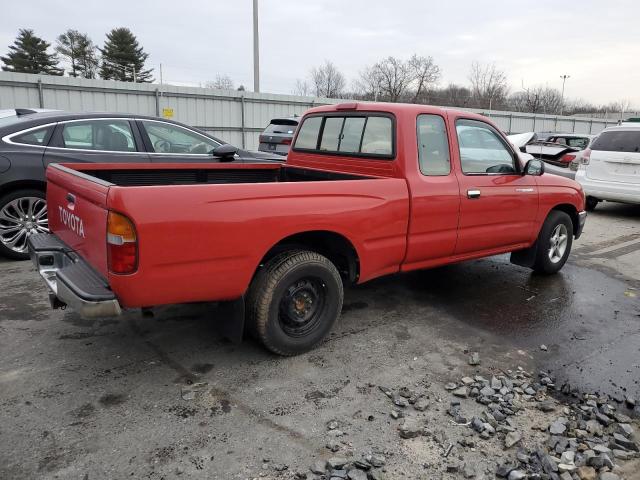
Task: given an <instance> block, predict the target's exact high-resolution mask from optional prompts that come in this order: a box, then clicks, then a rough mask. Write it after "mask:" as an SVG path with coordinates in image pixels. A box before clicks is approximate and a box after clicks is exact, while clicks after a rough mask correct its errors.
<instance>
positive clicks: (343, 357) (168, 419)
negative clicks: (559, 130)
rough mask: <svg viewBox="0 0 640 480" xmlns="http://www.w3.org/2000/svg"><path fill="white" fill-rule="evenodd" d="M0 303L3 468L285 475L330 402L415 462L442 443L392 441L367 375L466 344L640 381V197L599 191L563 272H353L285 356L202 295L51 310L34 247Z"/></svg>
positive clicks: (397, 460)
mask: <svg viewBox="0 0 640 480" xmlns="http://www.w3.org/2000/svg"><path fill="white" fill-rule="evenodd" d="M0 309H1V310H0V352H1V355H0V406H1V408H0V478H7V479H9V478H10V479H20V478H65V479H66V478H78V479H96V478H125V477H127V478H151V479H156V478H158V479H159V478H176V477H181V478H201V477H205V478H225V479H226V478H254V477H258V476H259V475H261V474H262V475H263V476H271V477H273V478H279V476H280V475H285V473H282V470H280V469H284V467H286V471H288V472H289V473H290V472H292V471H293V470H296V469H297V470H304V469H305V468H306V466H308V465H309V464H310V463H311V462H312V461H313V459H315V458H319V457H322V456H326V455H327V450H326V448H325V443H326V424H327V422H330V421H331V420H332V419H335V418H341V419H343V420H342V421H344V422H346V426H345V427H344V428H345V431H347V432H348V433H349V437H348V442H347V443H350V446H349V448H352V449H353V450H355V451H357V452H364V451H366V450H367V449H378V450H380V449H382V450H384V449H387V451H388V456H389V457H390V458H391V459H392V460H390V461H389V463H390V464H394V465H396V467H394V468H398V469H400V470H401V471H403V472H405V473H404V474H405V475H406V476H407V478H418V477H417V475H415V471H416V470H415V469H417V468H427V467H426V466H425V465H428V464H434V462H436V463H437V461H438V458H439V456H440V455H441V453H437V452H436V450H434V449H429V448H427V447H425V448H424V449H418V448H417V447H415V448H413V447H412V448H413V449H407V448H403V449H398V448H397V446H396V444H397V442H398V439H397V435H396V433H395V431H392V429H389V428H388V424H389V420H388V418H387V415H388V407H387V405H386V403H385V402H386V400H385V399H384V398H382V399H381V398H379V397H380V395H379V391H378V390H377V388H376V386H379V385H389V386H395V387H400V386H402V385H413V386H414V387H415V386H421V387H424V388H431V387H430V386H431V385H436V384H438V385H440V384H444V383H446V382H447V381H450V380H451V379H452V378H453V377H455V378H459V377H460V375H461V374H465V373H467V374H468V373H469V372H470V368H471V367H470V366H469V365H468V364H467V358H468V354H469V352H478V353H479V354H480V357H481V359H482V368H486V369H514V368H517V367H518V366H522V367H523V368H525V369H529V370H531V371H536V370H540V369H548V370H550V371H552V372H553V373H554V374H555V375H556V376H557V379H558V381H557V383H566V384H567V385H569V386H570V388H571V389H576V390H577V391H588V392H598V393H600V394H605V395H609V396H611V397H612V398H614V399H619V400H622V399H623V398H624V396H625V395H628V396H633V397H635V398H636V399H640V385H639V381H640V206H625V205H616V204H600V205H599V206H598V208H597V210H596V211H595V212H594V213H592V214H590V215H589V218H588V220H587V225H586V229H585V232H584V235H583V237H582V238H581V239H580V240H578V241H577V242H576V243H575V244H574V251H573V254H572V256H571V257H570V260H569V263H568V264H567V265H566V266H565V268H564V269H563V270H562V272H561V273H560V274H558V275H556V276H551V277H545V276H538V275H534V274H532V273H531V272H530V271H529V270H527V269H524V268H521V267H517V266H514V265H511V264H510V263H509V262H508V257H507V256H498V257H493V258H489V259H483V260H479V261H473V262H468V263H463V264H458V265H452V266H447V267H443V268H438V269H433V270H428V271H421V272H414V273H411V274H404V275H394V276H389V277H385V278H382V279H378V280H375V281H372V282H370V283H367V284H365V285H361V286H356V287H353V288H350V289H348V290H347V291H346V295H345V306H344V310H343V315H342V319H341V321H340V322H339V324H338V325H337V326H336V328H335V329H334V332H333V333H332V334H331V336H330V338H329V339H328V340H327V341H326V342H325V343H324V344H322V345H321V346H320V347H318V348H317V349H316V350H314V351H312V352H310V353H307V354H305V355H301V356H298V357H295V358H280V357H276V356H273V355H271V354H269V353H268V352H266V351H265V350H263V349H262V348H261V347H260V345H258V344H257V343H255V342H253V341H251V340H246V341H244V342H243V343H242V344H239V345H234V344H231V343H229V342H227V341H226V340H224V339H222V338H221V337H220V335H219V334H218V332H217V330H216V328H215V322H216V320H219V318H218V317H219V312H217V311H216V310H215V308H212V307H211V306H207V305H190V306H172V307H166V308H160V309H157V310H156V311H155V312H154V314H153V316H146V315H145V316H143V315H141V313H140V312H127V313H126V314H125V315H124V316H122V317H121V318H117V319H104V320H83V319H81V318H79V317H78V316H77V315H76V314H75V313H74V312H72V311H69V310H65V311H61V310H57V311H51V310H50V309H49V305H48V301H47V296H46V291H45V288H44V285H43V283H42V281H41V280H40V279H39V277H38V276H37V274H36V273H35V271H34V269H33V267H32V265H31V264H30V263H29V262H12V261H6V260H0ZM541 345H544V346H546V350H544V349H541ZM416 388H417V387H416ZM619 408H620V409H621V410H624V404H623V403H620V405H619ZM345 419H346V420H345ZM433 422H434V423H433V427H434V429H436V430H438V429H440V430H442V431H443V435H446V434H447V423H446V422H442V423H441V424H438V423H437V422H438V421H437V420H435V419H434V420H433ZM418 466H419V467H418ZM393 477H394V476H393V475H391V477H390V478H393ZM282 478H285V477H282ZM286 478H289V477H286ZM423 478H430V476H429V475H427V476H426V477H423ZM443 478H445V477H443ZM446 478H448V477H446ZM451 478H456V477H455V476H452V477H451ZM629 478H631V477H629Z"/></svg>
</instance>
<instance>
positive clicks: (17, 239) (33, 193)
mask: <svg viewBox="0 0 640 480" xmlns="http://www.w3.org/2000/svg"><path fill="white" fill-rule="evenodd" d="M46 206H47V202H46V196H45V193H44V192H43V191H42V190H36V189H24V190H15V191H13V192H10V193H7V194H6V195H3V196H2V198H0V255H2V256H4V257H7V258H12V259H14V260H27V259H28V258H29V252H28V251H27V237H28V236H29V235H31V234H32V233H37V232H48V231H49V224H48V222H47V208H46Z"/></svg>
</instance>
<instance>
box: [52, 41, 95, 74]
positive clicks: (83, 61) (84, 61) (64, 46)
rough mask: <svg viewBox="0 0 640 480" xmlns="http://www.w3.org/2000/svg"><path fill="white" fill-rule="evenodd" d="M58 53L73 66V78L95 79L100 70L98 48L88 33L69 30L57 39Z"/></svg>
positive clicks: (71, 72) (70, 72)
mask: <svg viewBox="0 0 640 480" xmlns="http://www.w3.org/2000/svg"><path fill="white" fill-rule="evenodd" d="M57 43H58V44H57V46H56V52H58V53H59V54H60V55H61V56H62V57H63V58H64V59H66V60H67V61H68V62H69V64H70V65H71V70H70V71H69V75H70V76H72V77H84V78H95V77H96V73H97V70H98V63H99V62H98V55H97V48H96V46H95V45H94V44H93V42H92V41H91V39H90V38H89V36H88V35H87V34H86V33H80V32H79V31H77V30H72V29H69V30H67V31H66V32H64V33H63V34H62V35H59V36H58V38H57Z"/></svg>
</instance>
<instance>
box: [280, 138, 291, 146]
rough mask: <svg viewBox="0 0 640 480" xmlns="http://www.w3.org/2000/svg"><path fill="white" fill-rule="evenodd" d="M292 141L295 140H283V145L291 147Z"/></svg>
mask: <svg viewBox="0 0 640 480" xmlns="http://www.w3.org/2000/svg"><path fill="white" fill-rule="evenodd" d="M291 140H293V139H291V138H283V139H282V142H281V143H282V144H283V145H291Z"/></svg>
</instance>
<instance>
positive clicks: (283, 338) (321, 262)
mask: <svg viewBox="0 0 640 480" xmlns="http://www.w3.org/2000/svg"><path fill="white" fill-rule="evenodd" d="M343 296H344V292H343V286H342V279H341V278H340V274H339V273H338V270H337V269H336V267H335V266H334V265H333V263H331V262H330V261H329V259H327V258H326V257H324V256H322V255H320V254H318V253H315V252H309V251H301V250H295V251H289V252H284V253H282V254H280V255H278V256H276V257H274V258H273V259H271V260H270V261H269V262H267V263H266V264H265V265H264V266H263V268H262V269H261V270H260V271H259V272H258V274H257V275H256V277H255V279H254V280H253V282H252V284H251V288H250V291H249V296H248V299H247V307H248V317H249V318H248V321H249V327H250V329H251V330H252V331H253V333H254V334H255V335H256V336H257V337H258V338H259V339H260V341H261V342H262V343H263V344H264V346H265V347H266V348H267V349H269V350H271V351H272V352H274V353H277V354H279V355H285V356H290V355H297V354H300V353H304V352H307V351H309V350H311V349H312V348H313V347H315V346H316V345H317V344H318V343H320V342H321V341H322V339H324V338H325V337H326V336H327V334H328V333H329V331H330V330H331V328H332V327H333V325H334V323H335V322H336V320H337V319H338V317H339V316H340V311H341V310H342V299H343Z"/></svg>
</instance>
